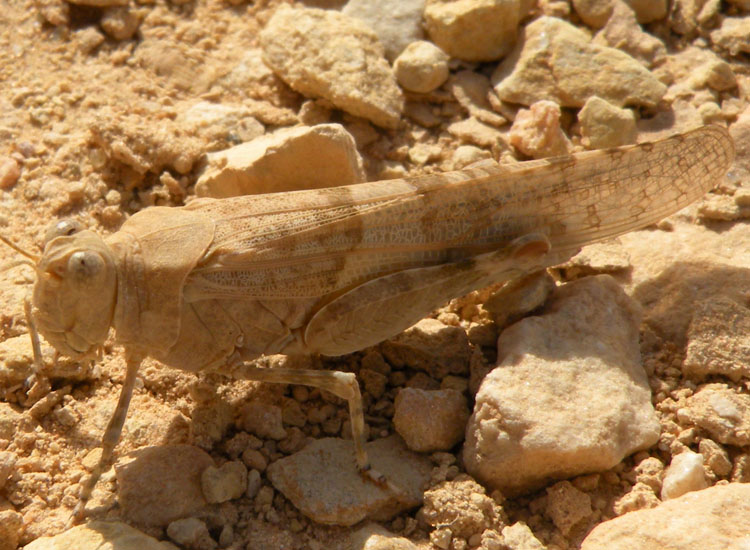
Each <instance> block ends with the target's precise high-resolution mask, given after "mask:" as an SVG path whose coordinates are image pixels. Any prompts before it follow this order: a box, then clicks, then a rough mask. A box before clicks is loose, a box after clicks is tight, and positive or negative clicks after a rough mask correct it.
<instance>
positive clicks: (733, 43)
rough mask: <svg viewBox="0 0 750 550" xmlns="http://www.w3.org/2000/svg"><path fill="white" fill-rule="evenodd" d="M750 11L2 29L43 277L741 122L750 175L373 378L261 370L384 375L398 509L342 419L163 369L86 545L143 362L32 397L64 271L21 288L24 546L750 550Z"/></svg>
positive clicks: (6, 434)
mask: <svg viewBox="0 0 750 550" xmlns="http://www.w3.org/2000/svg"><path fill="white" fill-rule="evenodd" d="M344 4H345V5H344ZM743 10H744V11H743ZM749 12H750V3H748V2H747V0H731V1H726V2H720V1H717V0H672V1H671V2H667V0H656V1H638V0H628V1H627V2H622V1H620V0H614V1H611V2H610V1H590V0H571V1H568V0H538V2H534V0H506V1H502V2H501V1H497V0H455V1H447V0H427V1H426V2H425V1H424V0H408V1H404V0H401V1H394V2H368V1H367V0H361V1H360V0H350V1H349V2H348V3H344V2H340V1H338V2H337V1H336V0H330V1H326V0H316V1H312V0H311V1H309V2H299V3H296V4H291V3H290V2H283V1H280V0H265V1H258V2H247V1H245V0H225V1H219V0H208V1H200V0H198V1H195V2H191V1H190V0H187V1H186V0H179V1H178V0H171V1H166V0H155V1H154V0H69V1H65V0H36V1H31V0H0V82H1V83H2V85H1V86H0V137H1V138H2V141H1V142H0V189H1V190H0V232H1V234H2V236H4V237H6V238H8V239H10V240H12V241H13V242H15V243H17V244H18V246H20V247H22V248H24V249H26V250H28V251H30V252H32V253H34V254H38V253H39V251H40V249H41V247H42V244H43V242H44V234H45V229H46V227H47V226H49V224H50V223H52V222H54V221H57V220H59V219H63V218H70V217H72V218H75V219H76V220H78V221H80V222H81V223H82V224H83V225H84V226H87V227H91V228H93V229H95V230H97V231H98V232H100V233H102V234H111V233H112V232H115V231H117V229H118V228H119V227H120V225H121V224H122V223H123V222H124V221H125V220H126V219H127V218H128V217H129V216H131V215H132V214H134V213H135V212H138V211H139V210H142V209H143V208H146V207H149V206H153V205H163V206H180V205H183V204H185V203H186V202H189V201H190V200H192V199H193V198H194V197H195V196H196V195H197V196H213V197H226V196H233V195H238V194H253V193H264V192H272V191H287V190H292V189H300V188H316V187H328V186H333V185H344V184H350V183H358V182H362V181H375V180H383V179H391V178H399V177H404V176H409V175H420V174H428V173H437V172H444V171H448V170H454V169H461V168H463V167H465V166H467V165H469V164H472V163H474V162H477V161H481V160H485V159H494V160H497V161H499V162H503V163H511V162H517V161H521V160H529V159H538V158H544V157H548V156H552V155H560V154H568V153H576V152H580V151H583V150H586V149H599V148H605V147H612V146H618V145H625V144H629V143H635V142H640V141H649V140H654V139H659V138H661V137H664V136H666V135H669V134H672V133H676V132H682V131H685V130H687V129H690V128H693V127H695V126H700V125H703V124H719V125H723V126H726V127H729V130H730V133H731V135H732V136H733V138H734V140H735V144H736V151H737V158H736V161H735V163H734V165H733V167H732V169H731V170H730V172H729V174H728V175H727V177H726V178H725V180H724V181H720V182H716V184H717V187H716V189H715V190H714V191H712V192H711V193H710V194H709V195H707V196H706V197H705V198H704V199H702V200H701V201H699V202H698V203H697V204H695V205H692V206H691V207H689V208H687V209H686V210H684V211H682V212H681V213H679V214H676V215H674V216H672V217H670V218H668V219H667V220H664V221H662V222H660V223H659V224H658V226H655V227H651V228H647V229H644V230H642V231H637V232H632V233H629V234H626V235H624V236H622V237H620V238H619V239H618V240H615V241H609V242H606V243H602V244H597V245H593V246H591V247H587V248H585V249H584V250H583V251H582V252H581V254H580V255H578V256H577V257H575V258H573V259H572V260H570V261H569V262H567V263H566V264H564V265H562V266H560V267H557V268H554V269H551V270H549V272H547V273H539V274H535V275H534V276H532V277H529V278H526V279H523V280H520V281H516V282H515V283H513V284H511V285H509V286H507V287H504V288H499V287H497V286H496V287H492V288H489V289H485V290H481V291H477V292H475V293H472V294H471V295H469V296H466V297H463V298H459V299H455V300H453V301H452V302H450V303H449V304H447V305H446V306H445V307H443V308H441V309H440V310H438V311H436V312H435V313H434V314H433V315H432V316H431V317H430V318H428V319H425V320H423V321H421V322H419V323H418V324H417V325H415V326H414V327H412V328H410V329H409V330H407V331H406V332H405V333H403V334H401V335H400V336H398V337H396V338H393V339H391V340H389V341H387V342H384V343H382V344H380V345H378V346H375V347H373V348H369V349H366V350H364V351H362V352H359V353H356V354H353V355H350V356H344V357H340V358H336V359H324V358H308V359H304V360H302V359H296V360H294V361H292V360H287V359H285V358H284V357H281V356H273V357H269V358H265V359H263V360H261V361H260V363H261V364H262V365H264V366H269V367H274V366H280V365H286V366H297V367H299V366H304V367H311V368H326V369H335V370H344V371H353V372H356V373H357V374H358V376H359V379H360V381H361V387H362V391H363V399H364V406H365V414H366V419H367V422H368V428H369V443H368V452H369V453H370V454H371V456H372V461H373V463H374V465H375V467H376V468H377V469H379V470H381V471H383V472H384V473H386V474H387V476H388V478H389V479H390V480H391V481H392V482H393V483H394V484H395V485H396V486H398V487H399V488H400V489H401V490H400V492H399V493H397V494H394V493H393V492H392V491H391V492H389V491H388V490H385V489H382V488H378V487H376V486H374V485H373V484H371V483H367V482H366V481H364V480H363V479H362V478H361V477H359V476H358V475H357V473H356V470H355V469H354V462H353V460H352V454H351V452H352V451H351V449H352V447H351V442H350V441H348V439H347V438H350V437H351V436H350V425H349V419H348V411H347V408H346V403H345V402H343V401H342V400H340V399H338V398H336V397H334V396H332V395H330V394H328V393H327V392H321V391H319V390H315V389H309V388H306V387H304V386H282V385H269V384H265V385H264V384H257V383H250V382H246V381H244V382H243V381H239V382H237V381H232V380H229V379H227V378H225V377H221V376H219V375H204V376H194V375H192V374H186V373H183V372H179V371H175V370H172V369H168V368H165V367H163V366H161V365H160V364H159V363H158V362H156V361H152V360H146V361H145V363H144V365H143V366H142V367H141V370H140V376H139V379H138V381H137V384H136V390H135V395H134V398H133V402H132V404H131V407H130V416H129V418H128V421H127V422H126V425H125V430H124V433H123V436H122V440H121V443H120V445H119V446H118V451H117V456H118V459H117V463H116V465H115V467H114V468H113V469H112V470H110V471H109V472H107V473H105V474H104V476H103V478H102V480H101V481H100V483H99V485H98V487H97V490H96V491H95V493H94V498H93V500H92V501H91V502H90V504H89V507H88V510H89V515H90V517H91V518H92V519H91V521H89V522H88V523H87V524H86V525H85V526H79V527H75V528H73V529H69V530H66V522H67V521H68V518H69V516H70V514H71V511H72V508H73V507H74V506H75V504H76V502H77V497H78V494H79V491H80V485H79V482H80V481H81V480H82V479H84V478H85V476H86V475H87V474H88V472H90V471H91V469H92V468H93V467H94V465H95V464H96V462H97V460H98V457H99V453H100V451H99V449H98V446H99V443H100V440H101V436H102V433H103V431H104V428H105V426H106V424H107V422H108V421H109V418H110V416H111V414H112V411H113V410H114V407H115V401H116V399H117V395H118V393H119V389H120V386H121V384H122V381H123V377H124V358H123V354H122V349H121V348H120V347H118V346H117V345H116V344H115V341H114V339H111V340H110V341H109V342H108V343H107V344H106V345H105V347H104V350H103V352H102V354H101V357H99V358H98V359H97V360H95V361H87V362H84V363H76V362H74V361H71V360H70V359H68V358H65V357H62V356H60V357H57V356H56V355H55V353H54V350H53V349H52V348H51V347H49V346H48V345H47V344H46V343H43V349H42V351H43V355H44V361H45V368H44V372H43V376H38V377H36V379H35V382H34V383H33V384H30V383H29V381H30V380H33V378H31V375H32V373H33V372H32V371H33V361H32V349H31V343H30V339H29V336H28V326H27V322H26V319H25V316H24V306H23V301H24V297H25V295H26V294H27V292H28V291H29V289H30V287H31V284H32V283H33V280H34V273H33V272H32V271H31V270H30V269H29V268H28V267H27V266H14V267H12V268H6V269H5V270H3V271H2V273H0V303H2V305H3V307H2V309H1V310H0V312H1V313H0V340H2V342H0V550H15V549H16V548H18V547H23V546H25V547H26V548H30V549H31V548H33V549H37V550H38V549H39V548H52V547H53V546H52V545H53V544H54V545H57V546H54V547H55V548H63V547H65V548H67V547H75V548H89V547H92V548H93V547H95V546H98V545H101V544H104V543H106V542H108V543H110V544H112V545H114V544H118V545H119V546H118V548H125V547H127V548H136V547H137V548H152V547H153V548H167V547H170V548H174V547H175V546H177V547H180V548H188V549H196V550H210V549H214V548H237V549H240V548H241V549H245V548H246V549H248V550H250V549H303V548H304V549H308V548H309V549H322V548H328V549H331V550H333V549H349V548H351V549H354V550H359V549H364V548H367V549H376V548H377V549H380V548H383V549H385V548H399V549H415V548H419V549H428V548H439V549H443V550H447V549H452V550H463V549H468V548H481V549H483V550H521V549H524V550H527V549H543V548H546V549H549V550H552V549H557V550H562V549H569V548H570V549H573V548H583V549H586V550H592V549H600V548H607V549H619V548H641V549H651V548H653V549H657V548H666V547H669V548H680V549H688V548H696V549H697V548H700V549H709V548H716V549H724V548H729V547H733V548H740V547H744V546H743V545H747V544H748V541H749V540H750V519H748V518H750V504H748V503H750V485H748V484H747V483H746V482H748V481H750V394H748V382H747V381H748V376H750V366H748V365H750V352H748V349H749V346H748V343H747V339H748V336H747V333H748V332H749V329H750V312H749V311H748V304H749V302H748V298H749V297H748V293H747V292H748V291H747V281H748V275H750V271H749V270H750V253H749V252H748V251H749V250H750V231H748V230H747V225H746V222H745V221H744V220H745V219H746V218H747V217H748V216H750V200H749V199H748V197H749V196H750V191H748V189H749V188H750V173H748V169H749V168H750V156H749V155H748V150H749V148H750V108H748V102H747V98H748V94H749V93H750V62H749V59H748V55H749V54H750V38H748V37H750V13H749ZM684 161H685V162H699V161H700V159H684ZM0 250H1V251H0V256H1V259H2V261H3V262H11V261H13V260H16V259H17V258H18V255H17V254H15V253H14V252H13V251H12V250H11V249H9V248H2V249H0ZM92 299H93V297H92ZM290 363H293V364H291V365H290ZM496 366H497V367H498V368H494V367H496ZM493 368H494V370H493ZM53 536H54V537H55V538H54V539H49V538H46V537H53Z"/></svg>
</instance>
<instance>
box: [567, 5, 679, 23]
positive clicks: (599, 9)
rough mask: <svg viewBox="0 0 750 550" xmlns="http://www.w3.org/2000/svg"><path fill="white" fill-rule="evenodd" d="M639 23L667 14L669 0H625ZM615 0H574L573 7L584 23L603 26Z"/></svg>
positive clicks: (661, 17)
mask: <svg viewBox="0 0 750 550" xmlns="http://www.w3.org/2000/svg"><path fill="white" fill-rule="evenodd" d="M625 3H626V4H627V5H628V6H629V7H630V8H631V9H632V10H633V11H634V12H635V14H636V15H637V17H638V22H639V23H650V22H652V21H657V20H659V19H663V18H664V17H666V16H667V0H625ZM614 4H615V0H573V7H574V8H575V10H576V13H577V14H578V17H580V18H581V19H582V20H583V22H584V23H586V24H587V25H589V26H590V27H594V28H595V29H600V28H602V27H603V26H604V25H605V24H606V23H607V21H608V20H609V19H610V16H611V15H612V11H613V5H614Z"/></svg>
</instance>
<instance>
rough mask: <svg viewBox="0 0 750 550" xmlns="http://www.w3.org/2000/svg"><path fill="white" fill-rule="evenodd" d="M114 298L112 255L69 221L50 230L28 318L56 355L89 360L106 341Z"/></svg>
mask: <svg viewBox="0 0 750 550" xmlns="http://www.w3.org/2000/svg"><path fill="white" fill-rule="evenodd" d="M116 292H117V271H116V267H115V263H114V259H113V256H112V252H111V251H110V249H109V247H107V245H106V244H105V243H104V241H103V240H102V239H101V237H99V235H97V234H96V233H94V232H93V231H88V230H82V229H81V226H80V225H79V224H78V223H77V222H74V221H72V220H63V221H61V222H58V223H56V224H55V225H54V226H52V227H50V228H49V230H48V231H47V234H46V237H45V244H44V253H43V254H42V257H41V259H40V260H39V264H38V265H37V280H36V283H35V285H34V295H33V299H32V315H33V317H34V321H35V322H36V325H37V328H38V329H39V332H41V333H42V335H43V336H44V337H45V338H46V339H47V341H48V342H49V343H50V344H52V345H53V346H54V347H55V349H56V350H57V351H59V352H60V353H63V354H65V355H68V356H70V357H72V358H74V359H81V358H84V357H87V356H90V355H91V354H92V353H93V352H94V351H95V349H96V348H97V347H98V346H100V345H101V344H102V343H103V342H104V340H105V339H106V338H107V334H108V332H109V327H110V325H111V323H112V315H113V312H114V307H115V300H116Z"/></svg>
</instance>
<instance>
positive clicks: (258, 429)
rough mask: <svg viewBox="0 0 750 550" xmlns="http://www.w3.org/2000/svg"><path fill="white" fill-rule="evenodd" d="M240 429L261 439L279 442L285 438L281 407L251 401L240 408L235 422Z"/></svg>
mask: <svg viewBox="0 0 750 550" xmlns="http://www.w3.org/2000/svg"><path fill="white" fill-rule="evenodd" d="M237 423H238V425H239V426H240V428H242V429H243V430H245V431H246V432H249V433H251V434H255V435H257V436H258V437H260V438H263V439H275V440H277V441H278V440H280V439H284V438H285V437H286V430H285V429H284V424H283V422H282V419H281V407H278V406H276V405H273V404H271V403H266V402H264V401H259V400H253V401H250V402H248V403H246V404H245V405H243V406H242V408H241V409H240V414H239V419H238V421H237Z"/></svg>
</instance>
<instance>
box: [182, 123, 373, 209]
mask: <svg viewBox="0 0 750 550" xmlns="http://www.w3.org/2000/svg"><path fill="white" fill-rule="evenodd" d="M208 158H209V162H208V166H207V167H206V169H205V171H204V172H203V173H202V174H201V176H200V177H199V178H198V182H197V183H196V184H195V192H196V194H197V195H198V196H201V197H214V198H223V197H235V196H239V195H254V194H259V193H277V192H283V191H294V190H299V189H319V188H323V187H337V186H340V185H350V184H354V183H362V182H363V181H365V172H364V168H363V166H362V158H361V157H360V156H359V153H358V152H357V146H356V144H355V143H354V138H353V137H352V136H351V134H349V132H347V131H346V130H345V129H344V127H343V126H341V125H340V124H319V125H317V126H297V127H295V128H286V129H283V130H279V131H277V132H275V133H273V134H270V135H265V136H262V137H259V138H257V139H254V140H253V141H250V142H247V143H243V144H241V145H237V146H235V147H232V148H231V149H226V150H224V151H219V152H216V153H211V154H210V155H209V156H208Z"/></svg>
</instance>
